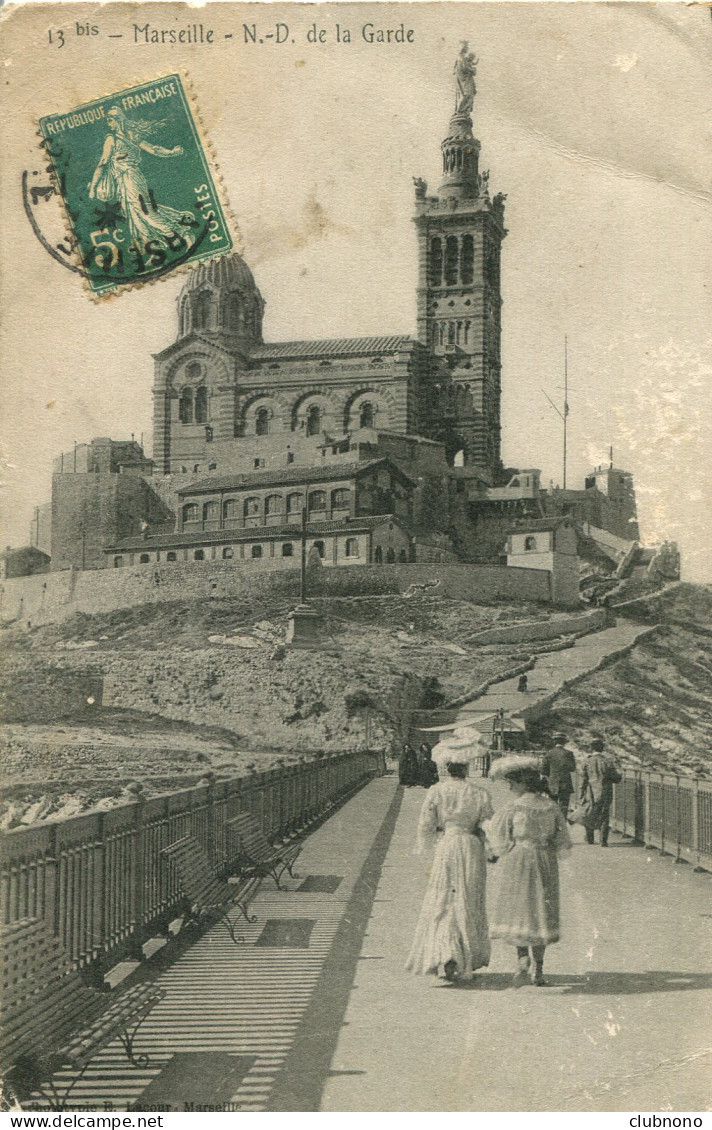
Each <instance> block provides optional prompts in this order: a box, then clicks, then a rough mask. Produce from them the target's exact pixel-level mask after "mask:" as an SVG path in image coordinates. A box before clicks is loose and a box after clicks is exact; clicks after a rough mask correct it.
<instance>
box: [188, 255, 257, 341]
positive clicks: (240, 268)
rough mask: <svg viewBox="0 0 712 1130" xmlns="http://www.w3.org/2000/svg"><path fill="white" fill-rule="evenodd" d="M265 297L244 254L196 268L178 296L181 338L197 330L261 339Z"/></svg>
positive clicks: (254, 339) (244, 339)
mask: <svg viewBox="0 0 712 1130" xmlns="http://www.w3.org/2000/svg"><path fill="white" fill-rule="evenodd" d="M264 305H265V304H264V300H263V298H262V295H261V294H260V292H259V290H258V288H257V284H256V282H255V280H254V278H253V275H252V271H251V270H250V268H249V267H248V266H247V263H246V262H245V260H244V259H243V258H242V256H241V255H237V254H232V255H224V256H223V257H222V259H212V260H210V261H209V262H206V263H200V264H199V265H198V266H197V267H194V268H193V269H192V271H191V272H190V274H189V275H188V278H187V280H186V282H185V285H184V287H183V289H182V290H181V292H180V296H179V298H178V337H179V338H180V337H184V336H185V335H186V334H188V333H191V332H193V331H194V330H197V331H200V332H201V333H210V334H213V333H219V334H227V335H229V336H230V337H231V338H233V339H239V340H242V341H243V343H246V342H261V341H262V315H263V312H264Z"/></svg>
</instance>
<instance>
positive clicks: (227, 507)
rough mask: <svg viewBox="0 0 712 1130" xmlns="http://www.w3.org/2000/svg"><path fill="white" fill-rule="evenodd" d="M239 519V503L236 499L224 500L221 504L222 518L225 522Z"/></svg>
mask: <svg viewBox="0 0 712 1130" xmlns="http://www.w3.org/2000/svg"><path fill="white" fill-rule="evenodd" d="M239 517H240V503H239V502H238V500H237V499H236V498H226V499H225V501H224V502H223V518H224V519H225V520H228V519H232V518H239Z"/></svg>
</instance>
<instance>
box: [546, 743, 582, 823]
mask: <svg viewBox="0 0 712 1130" xmlns="http://www.w3.org/2000/svg"><path fill="white" fill-rule="evenodd" d="M553 741H554V746H553V749H550V750H549V752H548V753H547V754H546V756H545V757H544V763H543V768H542V772H543V774H544V776H545V777H546V778H547V780H548V782H549V792H550V793H551V795H552V797H553V798H554V800H555V801H556V803H557V804H558V806H559V808H560V809H561V811H562V812H563V814H564V816H566V814H567V812H568V811H569V801H570V800H571V794H572V792H573V791H574V783H573V780H572V777H571V774H572V773H574V772H575V771H576V758H575V757H574V755H573V753H572V752H571V750H570V749H567V748H566V734H554V738H553Z"/></svg>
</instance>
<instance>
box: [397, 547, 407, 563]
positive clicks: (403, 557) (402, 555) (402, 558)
mask: <svg viewBox="0 0 712 1130" xmlns="http://www.w3.org/2000/svg"><path fill="white" fill-rule="evenodd" d="M398 560H399V561H407V560H408V550H407V549H402V550H401V551H400V553H399V554H398Z"/></svg>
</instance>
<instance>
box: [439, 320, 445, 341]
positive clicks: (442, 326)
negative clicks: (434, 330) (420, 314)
mask: <svg viewBox="0 0 712 1130" xmlns="http://www.w3.org/2000/svg"><path fill="white" fill-rule="evenodd" d="M438 331H439V338H440V344H441V345H444V344H445V323H444V322H441V323H440V325H439V326H438Z"/></svg>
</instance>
